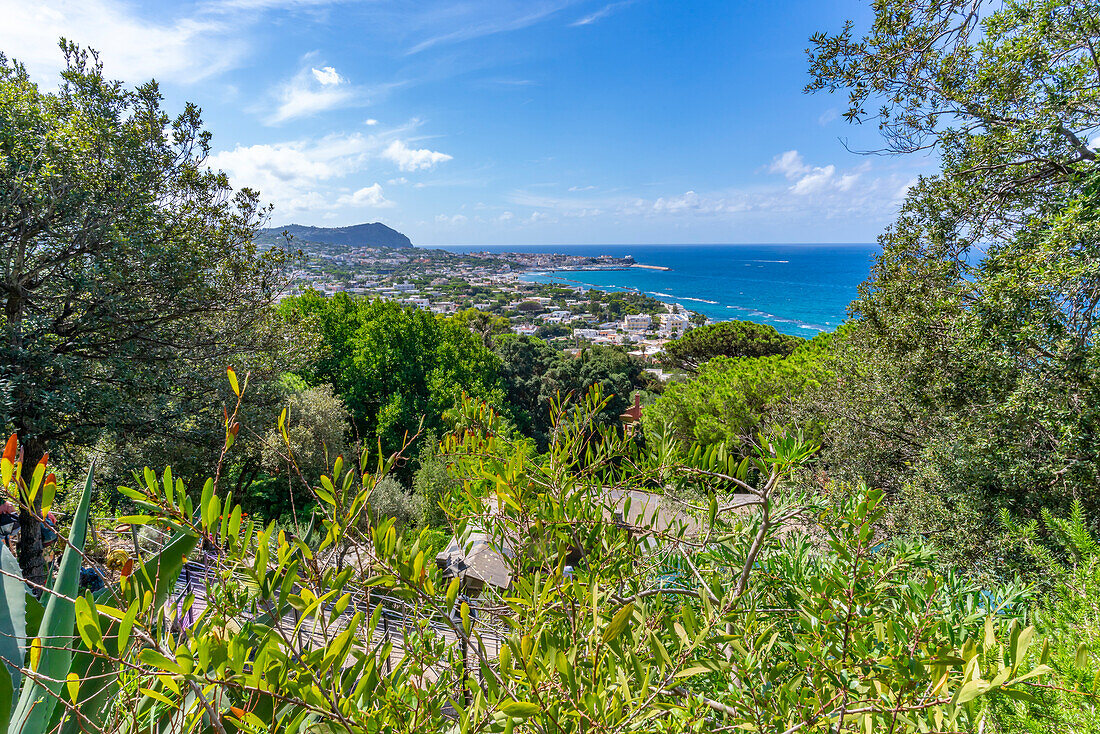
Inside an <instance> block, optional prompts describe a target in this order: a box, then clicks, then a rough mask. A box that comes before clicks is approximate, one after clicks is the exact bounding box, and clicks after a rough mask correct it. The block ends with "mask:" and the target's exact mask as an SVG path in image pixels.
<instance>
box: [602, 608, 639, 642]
mask: <svg viewBox="0 0 1100 734" xmlns="http://www.w3.org/2000/svg"><path fill="white" fill-rule="evenodd" d="M632 614H634V602H630V603H629V604H627V605H626V606H624V607H623V608H622V609H620V610H619V611H617V612H615V616H613V617H612V618H611V623H610V624H609V625H607V628H606V629H605V630H604V631H603V637H602V639H603V641H604V642H610V641H611V640H614V639H615V638H616V637H618V636H619V635H620V634H621V633H622V631H623V629H625V628H626V625H627V622H629V621H630V617H631V615H632Z"/></svg>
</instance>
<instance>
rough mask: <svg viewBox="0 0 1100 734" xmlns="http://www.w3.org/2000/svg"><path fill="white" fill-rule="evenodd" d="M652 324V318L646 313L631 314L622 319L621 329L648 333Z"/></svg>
mask: <svg viewBox="0 0 1100 734" xmlns="http://www.w3.org/2000/svg"><path fill="white" fill-rule="evenodd" d="M652 323H653V317H652V316H650V315H649V314H647V313H636V314H631V315H630V316H626V317H624V318H623V329H625V330H626V331H649V327H650V325H651V324H652Z"/></svg>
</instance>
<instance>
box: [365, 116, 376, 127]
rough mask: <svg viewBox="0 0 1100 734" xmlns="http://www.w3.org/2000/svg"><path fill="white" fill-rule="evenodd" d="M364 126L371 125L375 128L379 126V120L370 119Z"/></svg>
mask: <svg viewBox="0 0 1100 734" xmlns="http://www.w3.org/2000/svg"><path fill="white" fill-rule="evenodd" d="M363 124H364V125H370V126H371V127H373V126H375V125H377V124H378V120H376V119H374V118H373V117H368V118H367V120H366V122H364V123H363Z"/></svg>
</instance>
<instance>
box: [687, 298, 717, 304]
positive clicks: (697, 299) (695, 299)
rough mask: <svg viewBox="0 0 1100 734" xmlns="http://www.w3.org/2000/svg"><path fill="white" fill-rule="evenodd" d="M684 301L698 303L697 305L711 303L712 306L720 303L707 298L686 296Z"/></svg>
mask: <svg viewBox="0 0 1100 734" xmlns="http://www.w3.org/2000/svg"><path fill="white" fill-rule="evenodd" d="M684 300H685V301H696V302H697V303H709V304H711V305H717V303H718V301H708V300H707V299H705V298H688V297H686V296H685V297H684Z"/></svg>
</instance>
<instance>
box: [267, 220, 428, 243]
mask: <svg viewBox="0 0 1100 734" xmlns="http://www.w3.org/2000/svg"><path fill="white" fill-rule="evenodd" d="M283 232H289V233H290V234H291V236H292V237H293V238H294V240H295V241H297V242H320V243H324V244H329V245H344V246H347V247H393V248H400V247H412V241H411V240H410V239H409V238H408V237H406V236H405V235H403V234H401V233H400V232H398V231H397V230H396V229H392V228H390V227H387V226H386V225H384V224H382V223H381V222H373V223H370V224H353V225H351V226H350V227H307V226H305V225H302V224H288V225H286V226H285V227H271V228H269V229H261V230H260V237H259V238H258V240H259V241H260V242H275V241H277V240H279V239H281V237H282V233H283Z"/></svg>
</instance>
